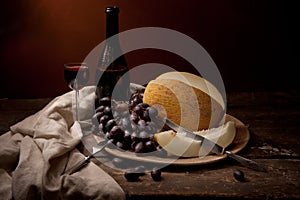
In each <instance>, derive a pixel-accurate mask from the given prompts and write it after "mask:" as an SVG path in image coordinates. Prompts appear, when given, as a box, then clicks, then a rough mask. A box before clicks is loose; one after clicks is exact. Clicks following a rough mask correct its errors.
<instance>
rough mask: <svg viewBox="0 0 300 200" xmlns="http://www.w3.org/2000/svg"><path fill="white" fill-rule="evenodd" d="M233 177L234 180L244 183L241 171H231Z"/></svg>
mask: <svg viewBox="0 0 300 200" xmlns="http://www.w3.org/2000/svg"><path fill="white" fill-rule="evenodd" d="M233 177H234V178H235V179H236V180H238V181H241V182H242V181H245V175H244V172H243V171H241V170H238V169H236V170H234V171H233Z"/></svg>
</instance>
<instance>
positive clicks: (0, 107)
mask: <svg viewBox="0 0 300 200" xmlns="http://www.w3.org/2000/svg"><path fill="white" fill-rule="evenodd" d="M50 100H51V99H29V100H28V99H18V100H8V99H1V100H0V133H5V132H6V131H8V130H9V127H10V126H11V125H13V124H14V123H17V122H18V121H20V120H22V119H24V118H25V117H27V116H29V115H31V114H34V113H35V112H37V111H38V110H40V109H42V108H43V107H44V106H45V105H46V104H47V103H49V101H50ZM299 102H300V91H286V92H282V91H280V92H236V93H230V94H228V95H227V105H228V107H227V113H228V114H230V115H232V116H234V117H236V118H238V119H239V120H241V121H242V122H243V123H244V124H246V125H247V126H248V128H249V131H250V141H249V143H248V145H247V146H246V148H244V149H243V150H242V151H241V152H239V153H238V154H239V155H242V156H245V157H247V158H251V159H254V160H255V161H257V162H260V163H264V164H265V165H266V166H267V167H268V172H267V173H265V172H256V171H253V170H250V169H247V168H245V167H243V166H241V165H239V164H238V163H236V162H235V161H233V160H230V159H225V160H222V161H220V162H217V163H214V164H208V165H201V166H193V167H172V166H169V167H166V168H164V169H163V173H162V180H161V181H159V182H155V181H153V180H152V179H151V176H150V175H149V173H147V174H146V175H145V176H142V177H140V180H139V181H137V182H128V181H126V179H125V178H124V174H123V172H122V171H117V170H115V169H112V168H110V167H108V166H106V165H104V164H103V163H101V162H99V161H98V160H96V159H93V162H94V163H96V164H97V165H99V166H100V167H101V168H103V169H104V170H105V171H107V173H109V174H110V175H111V176H112V177H113V178H114V179H115V180H116V181H117V182H118V183H119V184H120V185H121V187H122V188H123V189H124V191H125V192H126V194H127V198H128V199H144V200H146V199H154V198H155V199H199V198H201V199H211V198H213V199H240V198H246V199H300V170H299V169H300V159H299V158H300V157H299V155H300V147H299V141H300V140H299V139H300V137H299V135H300V134H299V128H300V106H299ZM79 149H81V150H82V151H83V152H84V153H85V154H88V152H87V149H86V147H83V145H80V146H79ZM235 169H240V170H242V171H243V172H244V173H245V177H246V181H244V182H239V181H237V180H235V179H234V177H233V170H235Z"/></svg>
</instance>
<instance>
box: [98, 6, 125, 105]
mask: <svg viewBox="0 0 300 200" xmlns="http://www.w3.org/2000/svg"><path fill="white" fill-rule="evenodd" d="M105 13H106V41H105V46H104V49H103V52H102V54H101V56H100V60H99V63H98V68H97V72H96V80H99V81H98V84H97V91H96V94H97V97H98V99H100V98H102V97H111V98H113V99H115V100H122V101H127V100H128V98H129V84H130V80H129V73H126V72H128V66H127V62H126V59H125V56H124V55H123V53H122V50H121V47H120V42H119V37H118V35H117V34H118V33H119V8H118V7H107V8H106V10H105ZM125 73H126V75H124V74H125Z"/></svg>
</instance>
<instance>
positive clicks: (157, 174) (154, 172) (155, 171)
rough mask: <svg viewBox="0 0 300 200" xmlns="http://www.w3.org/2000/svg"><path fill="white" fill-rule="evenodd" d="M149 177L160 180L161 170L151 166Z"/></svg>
mask: <svg viewBox="0 0 300 200" xmlns="http://www.w3.org/2000/svg"><path fill="white" fill-rule="evenodd" d="M151 177H152V179H153V180H154V181H160V180H161V170H160V169H159V168H156V167H155V168H153V169H152V170H151Z"/></svg>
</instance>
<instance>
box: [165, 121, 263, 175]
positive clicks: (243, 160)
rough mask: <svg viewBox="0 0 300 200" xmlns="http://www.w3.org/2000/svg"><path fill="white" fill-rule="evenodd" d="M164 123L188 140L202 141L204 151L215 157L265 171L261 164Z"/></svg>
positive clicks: (171, 124)
mask: <svg viewBox="0 0 300 200" xmlns="http://www.w3.org/2000/svg"><path fill="white" fill-rule="evenodd" d="M165 123H166V125H167V126H168V127H169V128H171V129H173V130H174V131H176V132H183V133H186V137H189V138H192V139H195V140H201V141H202V142H201V146H203V147H204V148H206V149H211V152H213V153H215V154H217V155H224V154H226V155H227V156H228V157H230V158H232V159H234V160H236V161H238V162H239V163H240V164H242V165H244V166H245V167H248V168H250V169H253V170H256V171H261V172H266V171H267V169H266V168H265V167H264V166H263V165H262V164H259V163H257V162H255V161H253V160H250V159H247V158H244V157H242V156H239V155H236V154H234V153H232V152H231V151H227V150H225V148H223V147H221V146H220V145H218V144H217V143H215V142H213V141H211V140H209V139H207V138H205V137H203V136H201V135H198V134H196V133H194V132H192V131H189V130H187V129H185V128H183V127H181V126H179V125H178V124H176V123H174V122H173V121H171V120H170V119H165Z"/></svg>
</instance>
